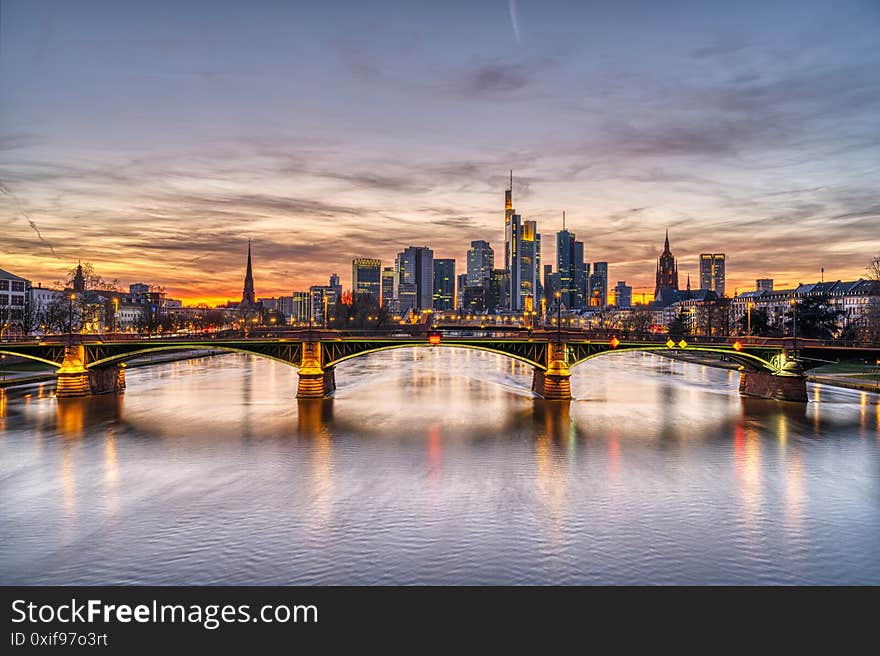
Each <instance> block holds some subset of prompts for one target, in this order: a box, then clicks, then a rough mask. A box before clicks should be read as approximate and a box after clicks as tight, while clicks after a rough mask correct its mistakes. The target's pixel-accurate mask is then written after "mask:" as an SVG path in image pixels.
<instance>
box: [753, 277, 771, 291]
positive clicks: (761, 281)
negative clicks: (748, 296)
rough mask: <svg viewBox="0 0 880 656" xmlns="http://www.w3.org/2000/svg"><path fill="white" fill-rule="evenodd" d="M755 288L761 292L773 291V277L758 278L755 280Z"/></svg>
mask: <svg viewBox="0 0 880 656" xmlns="http://www.w3.org/2000/svg"><path fill="white" fill-rule="evenodd" d="M755 289H756V290H758V291H759V292H772V291H773V278H758V279H757V280H756V281H755Z"/></svg>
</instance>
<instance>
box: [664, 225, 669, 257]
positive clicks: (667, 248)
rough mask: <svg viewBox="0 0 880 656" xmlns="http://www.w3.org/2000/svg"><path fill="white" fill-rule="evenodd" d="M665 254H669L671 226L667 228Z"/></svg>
mask: <svg viewBox="0 0 880 656" xmlns="http://www.w3.org/2000/svg"><path fill="white" fill-rule="evenodd" d="M663 254H664V255H668V254H669V228H666V243H665V244H663Z"/></svg>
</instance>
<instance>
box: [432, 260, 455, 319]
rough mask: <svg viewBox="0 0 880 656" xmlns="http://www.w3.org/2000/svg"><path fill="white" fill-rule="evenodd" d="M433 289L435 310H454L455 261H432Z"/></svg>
mask: <svg viewBox="0 0 880 656" xmlns="http://www.w3.org/2000/svg"><path fill="white" fill-rule="evenodd" d="M433 268H434V274H433V275H434V282H433V285H434V289H433V293H432V295H431V296H432V301H433V306H434V309H435V310H444V311H449V310H454V309H455V260H452V259H445V258H439V259H436V260H434V264H433Z"/></svg>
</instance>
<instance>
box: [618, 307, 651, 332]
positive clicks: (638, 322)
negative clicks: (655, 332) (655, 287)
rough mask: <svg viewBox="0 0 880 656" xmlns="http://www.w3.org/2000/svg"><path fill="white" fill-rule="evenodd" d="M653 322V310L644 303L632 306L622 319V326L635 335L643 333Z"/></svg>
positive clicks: (648, 329) (647, 330)
mask: <svg viewBox="0 0 880 656" xmlns="http://www.w3.org/2000/svg"><path fill="white" fill-rule="evenodd" d="M653 324H654V312H653V311H652V310H651V308H649V307H648V306H646V305H637V306H636V307H634V308H632V309H631V310H630V311H629V313H628V315H627V317H626V319H625V320H624V328H626V330H629V331H632V332H633V333H635V334H637V335H645V334H647V333H648V332H649V331H650V330H651V326H652V325H653Z"/></svg>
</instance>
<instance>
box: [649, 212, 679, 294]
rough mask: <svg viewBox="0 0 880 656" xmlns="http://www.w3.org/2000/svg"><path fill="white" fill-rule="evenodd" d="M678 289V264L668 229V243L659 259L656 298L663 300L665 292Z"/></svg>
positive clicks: (655, 289)
mask: <svg viewBox="0 0 880 656" xmlns="http://www.w3.org/2000/svg"><path fill="white" fill-rule="evenodd" d="M668 291H678V266H677V265H676V264H675V258H674V257H673V256H672V251H670V250H669V230H667V231H666V243H665V244H664V245H663V253H662V254H661V255H660V259H659V260H657V284H656V285H655V287H654V300H655V301H657V302H663V296H664V293H665V292H668Z"/></svg>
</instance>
